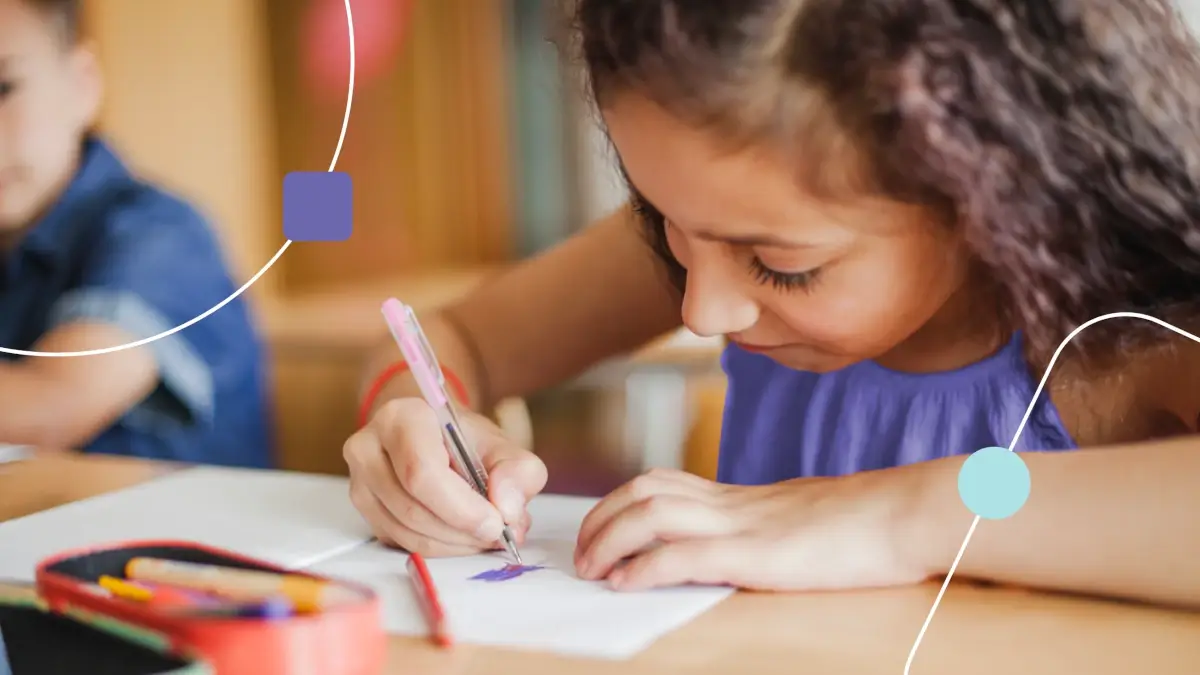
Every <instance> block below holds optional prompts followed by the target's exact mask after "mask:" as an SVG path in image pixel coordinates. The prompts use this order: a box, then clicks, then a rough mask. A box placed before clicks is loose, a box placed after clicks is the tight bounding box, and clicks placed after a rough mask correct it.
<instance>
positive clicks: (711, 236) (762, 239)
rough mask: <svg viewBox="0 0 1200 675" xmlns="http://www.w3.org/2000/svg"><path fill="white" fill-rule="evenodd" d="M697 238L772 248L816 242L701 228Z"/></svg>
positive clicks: (799, 245) (807, 244)
mask: <svg viewBox="0 0 1200 675" xmlns="http://www.w3.org/2000/svg"><path fill="white" fill-rule="evenodd" d="M694 234H695V236H696V237H697V238H699V239H703V240H705V241H716V242H722V243H725V244H733V245H735V246H766V247H773V248H816V247H817V246H818V245H817V244H810V243H803V242H798V241H792V240H790V239H783V238H781V237H774V236H771V235H769V234H761V235H747V236H743V237H730V236H727V235H718V234H716V233H713V232H709V231H707V230H701V231H699V232H695V233H694Z"/></svg>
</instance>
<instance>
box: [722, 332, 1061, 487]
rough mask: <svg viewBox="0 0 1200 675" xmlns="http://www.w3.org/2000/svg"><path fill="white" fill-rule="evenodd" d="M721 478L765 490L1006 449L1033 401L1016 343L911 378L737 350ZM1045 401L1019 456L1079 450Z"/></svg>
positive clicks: (726, 361)
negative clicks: (801, 364)
mask: <svg viewBox="0 0 1200 675" xmlns="http://www.w3.org/2000/svg"><path fill="white" fill-rule="evenodd" d="M721 365H722V367H723V368H724V370H725V374H726V376H727V377H728V380H729V388H728V393H727V395H726V400H725V417H724V422H723V425H722V429H721V457H720V463H719V467H718V470H717V478H718V480H720V481H721V482H723V483H736V484H742V485H761V484H766V483H775V482H779V481H784V480H788V479H791V478H800V477H809V476H838V475H845V474H850V473H856V472H859V471H868V470H871V469H883V468H888V467H893V466H899V465H902V464H910V463H913V462H921V461H926V460H931V459H938V458H942V457H948V456H951V455H960V454H967V453H971V452H974V451H975V450H978V449H980V448H986V447H989V446H1001V447H1008V444H1009V443H1010V442H1012V437H1013V434H1014V433H1016V431H1017V427H1018V425H1020V423H1021V418H1022V417H1024V415H1025V410H1026V408H1027V407H1028V406H1029V401H1030V400H1031V399H1032V398H1033V392H1034V390H1035V389H1036V388H1037V382H1036V381H1034V380H1033V378H1032V377H1031V375H1030V372H1029V367H1028V365H1027V364H1026V363H1025V359H1024V356H1023V354H1022V347H1021V336H1020V334H1019V333H1018V334H1016V335H1014V336H1013V339H1012V340H1010V341H1009V343H1008V344H1007V345H1005V346H1004V348H1002V349H1001V350H1000V351H998V352H996V353H995V354H993V355H992V356H990V357H988V358H986V359H984V360H982V361H979V362H977V363H974V364H971V365H969V366H966V367H964V368H960V369H958V370H952V371H946V372H940V373H928V374H909V373H901V372H898V371H894V370H889V369H887V368H884V367H883V366H880V365H879V364H877V363H875V362H873V361H864V362H862V363H856V364H854V365H851V366H848V367H846V368H843V369H842V370H838V371H834V372H831V373H825V374H817V373H811V372H805V371H797V370H792V369H790V368H787V367H785V366H781V365H779V364H778V363H776V362H774V361H772V360H771V359H770V358H768V357H766V356H763V355H761V354H752V353H750V352H747V351H744V350H742V349H739V348H738V347H736V346H734V345H729V346H727V347H726V348H725V351H724V353H723V354H722V356H721ZM1076 447H1077V446H1076V445H1075V442H1074V440H1072V438H1071V435H1070V434H1069V433H1068V432H1067V430H1066V429H1065V428H1064V426H1063V423H1062V420H1061V419H1060V418H1059V415H1058V411H1057V410H1056V409H1055V408H1054V404H1053V403H1051V402H1050V399H1049V398H1048V397H1047V396H1045V395H1044V394H1043V395H1042V396H1041V397H1039V400H1038V404H1037V405H1036V406H1034V409H1033V413H1032V414H1031V415H1030V416H1029V422H1028V423H1027V424H1026V425H1025V429H1024V430H1023V431H1022V432H1021V438H1020V439H1019V441H1018V442H1017V445H1016V448H1015V449H1016V450H1018V451H1030V450H1073V449H1075V448H1076Z"/></svg>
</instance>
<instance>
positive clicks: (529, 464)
mask: <svg viewBox="0 0 1200 675" xmlns="http://www.w3.org/2000/svg"><path fill="white" fill-rule="evenodd" d="M496 440H497V441H498V442H497V443H496V444H495V446H493V448H492V449H491V451H490V452H489V453H488V454H487V456H486V459H485V460H484V462H485V465H489V464H490V466H488V467H487V469H488V481H489V484H488V491H489V497H490V499H491V501H492V503H493V504H495V505H496V508H498V509H500V515H501V516H502V517H503V518H504V522H506V523H508V524H509V525H512V526H514V527H516V526H517V525H519V524H520V523H521V522H522V521H523V520H525V518H526V515H527V508H528V504H529V500H530V499H533V497H534V496H535V495H537V494H538V493H539V492H541V491H542V489H543V488H545V487H546V479H547V474H546V465H545V464H544V463H543V462H542V460H541V459H538V457H537V456H536V455H534V454H533V453H531V452H529V451H527V450H523V449H521V448H518V447H516V446H515V445H510V444H509V443H508V442H507V441H501V440H499V439H496Z"/></svg>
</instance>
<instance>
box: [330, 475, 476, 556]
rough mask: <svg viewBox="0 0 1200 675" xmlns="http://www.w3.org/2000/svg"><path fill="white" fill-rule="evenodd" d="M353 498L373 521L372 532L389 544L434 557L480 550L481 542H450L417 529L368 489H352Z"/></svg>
mask: <svg viewBox="0 0 1200 675" xmlns="http://www.w3.org/2000/svg"><path fill="white" fill-rule="evenodd" d="M350 501H351V502H353V504H354V507H355V508H356V509H358V511H359V513H361V514H362V515H363V517H364V518H365V519H366V520H367V522H368V523H370V525H371V534H373V535H374V536H375V538H376V539H378V540H379V541H381V542H383V543H384V544H386V545H388V546H394V547H397V548H402V549H404V550H406V551H409V552H410V553H420V554H421V555H424V556H429V557H431V558H434V557H449V556H461V555H471V554H473V553H478V552H479V550H480V547H479V546H478V545H473V546H458V545H453V544H447V543H445V542H441V541H438V540H436V539H430V538H429V537H426V536H424V535H422V534H419V533H417V532H414V531H413V530H412V529H411V528H409V527H405V526H404V524H403V523H401V522H399V521H397V520H396V519H395V518H393V517H392V515H391V514H390V513H389V512H388V510H387V509H386V508H385V507H384V505H383V503H382V502H380V501H379V500H378V498H376V497H375V496H374V495H372V494H370V493H369V492H367V491H365V490H355V491H352V492H351V495H350Z"/></svg>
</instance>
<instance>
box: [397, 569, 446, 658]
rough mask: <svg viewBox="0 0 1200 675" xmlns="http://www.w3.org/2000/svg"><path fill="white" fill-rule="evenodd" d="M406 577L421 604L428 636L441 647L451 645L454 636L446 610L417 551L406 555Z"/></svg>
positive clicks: (431, 576)
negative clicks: (427, 625) (451, 633)
mask: <svg viewBox="0 0 1200 675" xmlns="http://www.w3.org/2000/svg"><path fill="white" fill-rule="evenodd" d="M408 578H409V579H410V580H411V581H412V585H413V592H414V593H415V594H416V596H417V602H418V603H420V605H421V611H422V612H424V614H425V621H426V622H427V623H428V624H429V631H430V636H431V637H432V639H433V641H434V643H435V644H437V645H438V646H441V647H449V646H451V645H453V644H454V638H453V637H452V636H451V635H450V628H449V625H448V622H447V621H446V610H445V608H443V607H442V600H441V598H439V597H438V592H437V586H435V585H434V583H433V575H431V574H430V573H429V567H428V566H427V565H426V564H425V559H424V558H422V557H421V554H419V553H413V554H412V555H410V556H409V557H408Z"/></svg>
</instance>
